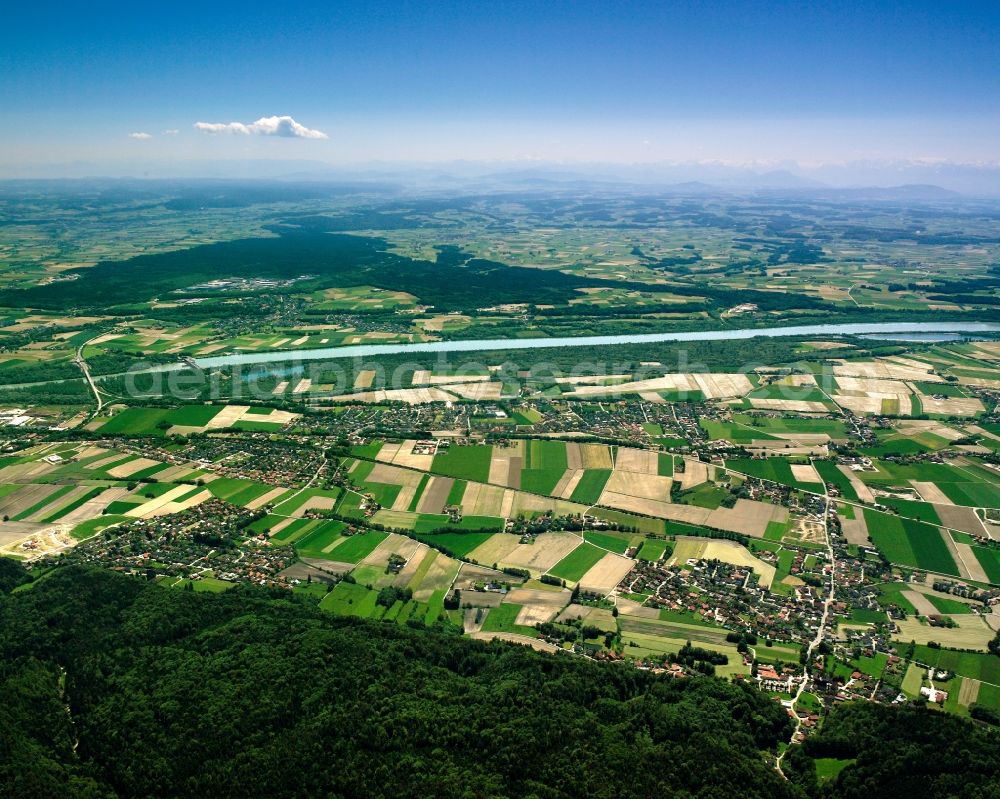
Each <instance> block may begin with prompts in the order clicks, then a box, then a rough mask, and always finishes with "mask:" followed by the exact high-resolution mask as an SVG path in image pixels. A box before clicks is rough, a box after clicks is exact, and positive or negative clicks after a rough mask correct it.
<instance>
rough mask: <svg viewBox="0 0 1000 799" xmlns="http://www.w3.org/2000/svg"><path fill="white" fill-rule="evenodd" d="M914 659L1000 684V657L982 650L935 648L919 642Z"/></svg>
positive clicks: (985, 681) (986, 681)
mask: <svg viewBox="0 0 1000 799" xmlns="http://www.w3.org/2000/svg"><path fill="white" fill-rule="evenodd" d="M913 659H914V660H917V661H919V662H920V663H924V664H926V665H928V666H933V667H934V668H935V669H943V670H946V671H950V672H952V673H954V674H961V675H962V676H963V677H971V678H973V679H974V680H982V681H983V682H984V683H992V684H993V685H1000V658H998V657H997V656H996V655H992V654H986V653H982V652H959V651H957V650H954V649H934V648H932V647H929V646H924V645H921V644H918V645H917V646H916V648H915V649H914V653H913Z"/></svg>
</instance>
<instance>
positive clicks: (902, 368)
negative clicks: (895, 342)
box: [833, 358, 942, 385]
mask: <svg viewBox="0 0 1000 799" xmlns="http://www.w3.org/2000/svg"><path fill="white" fill-rule="evenodd" d="M933 369H934V367H933V366H931V365H930V364H926V363H923V362H922V361H915V360H912V359H909V358H893V359H891V360H889V359H881V358H880V359H878V360H875V361H848V362H843V363H840V364H837V365H836V366H834V367H833V374H834V376H835V377H836V378H837V384H838V385H843V384H842V383H841V378H849V377H855V378H859V379H876V380H896V381H899V380H919V381H924V382H927V381H930V382H936V383H939V382H941V380H942V378H940V377H939V376H937V375H935V374H933Z"/></svg>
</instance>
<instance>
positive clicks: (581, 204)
mask: <svg viewBox="0 0 1000 799" xmlns="http://www.w3.org/2000/svg"><path fill="white" fill-rule="evenodd" d="M286 188H287V190H288V192H289V194H290V195H292V198H291V199H286V200H284V201H282V202H280V203H275V202H272V201H263V200H261V201H258V200H255V199H254V195H253V192H252V191H251V190H250V189H249V188H246V187H244V190H245V191H246V192H247V193H248V195H247V197H248V198H245V197H243V195H242V194H241V195H239V196H235V195H233V194H232V193H231V192H232V189H231V188H227V187H226V186H225V185H221V184H220V185H219V186H218V187H216V189H217V193H216V194H217V196H216V194H213V195H212V196H211V197H206V196H205V195H204V194H203V193H195V194H193V195H191V196H189V195H188V194H184V192H186V191H188V190H186V189H182V188H177V189H176V191H177V192H180V193H182V194H184V196H183V197H178V198H164V199H163V200H162V202H161V201H160V199H159V198H157V197H156V196H155V192H156V188H155V186H153V185H152V184H151V185H150V187H148V189H147V190H146V191H147V195H145V199H144V200H143V202H144V203H145V204H146V205H147V206H148V207H147V208H146V209H145V210H142V211H130V210H129V206H128V204H122V205H116V204H115V202H114V190H113V189H110V188H104V189H102V192H103V194H101V195H100V196H101V197H102V198H103V199H102V200H101V201H102V202H104V203H105V204H106V205H107V206H108V210H107V214H108V215H109V218H110V217H113V218H114V219H115V220H116V222H115V224H122V223H123V222H124V221H127V220H129V219H134V220H135V221H137V222H138V221H141V224H136V225H135V227H134V230H135V235H134V236H130V237H127V238H120V237H113V236H112V237H109V236H107V235H106V233H107V227H106V225H105V224H103V223H100V222H99V221H98V220H97V216H99V215H98V214H97V212H96V211H95V210H94V209H95V204H96V200H94V199H93V198H90V199H88V200H87V201H86V202H77V201H73V202H69V201H68V200H67V201H65V203H64V204H61V203H62V202H63V201H60V200H58V199H53V200H51V201H47V202H45V203H43V202H42V200H41V199H36V200H35V201H34V202H38V203H40V206H39V207H40V208H41V207H44V208H45V209H46V210H45V214H48V215H49V216H45V215H44V214H41V213H39V214H38V215H37V217H38V218H37V220H36V221H37V224H35V225H32V226H30V227H32V228H33V229H34V231H35V233H34V234H31V235H29V234H30V233H31V231H28V230H27V226H23V225H17V224H10V225H3V226H0V322H2V324H0V382H2V386H0V517H2V519H3V520H2V522H0V554H2V555H4V556H10V557H13V558H16V559H17V560H18V561H19V562H21V563H24V564H27V565H28V566H29V567H30V568H31V569H32V570H33V574H37V575H38V578H39V579H45V577H44V575H45V574H48V573H51V571H52V570H57V569H58V568H60V564H62V563H63V562H77V563H84V564H88V565H93V564H97V565H103V566H107V567H110V568H113V569H115V570H117V571H120V572H123V573H130V574H134V575H137V576H138V577H140V578H142V579H147V580H149V581H150V582H153V581H154V580H155V582H157V583H158V584H159V585H162V586H164V587H167V588H170V589H172V590H178V591H196V592H220V593H221V592H224V591H230V590H231V589H233V587H234V586H236V585H239V584H246V585H252V586H256V587H258V588H259V589H261V593H262V594H264V593H267V594H269V595H271V594H273V595H274V596H282V593H281V592H283V591H287V592H292V595H294V596H295V598H296V600H297V601H298V602H300V603H302V605H303V606H304V607H307V608H308V609H309V610H310V612H316V613H320V612H323V613H329V614H333V615H340V616H350V617H355V618H357V619H363V620H367V621H370V622H373V623H374V622H377V623H378V624H380V625H393V626H401V627H405V628H407V630H408V631H409V630H417V629H420V628H435V629H438V630H441V631H447V632H448V633H449V634H451V635H455V636H457V635H459V634H464V635H467V636H469V637H472V638H474V639H476V640H484V641H499V642H503V641H506V642H508V643H512V644H519V645H527V646H531V647H533V648H535V649H537V650H539V651H541V652H546V653H550V654H551V653H560V655H561V656H564V657H579V658H592V659H595V660H613V661H616V662H618V661H623V662H624V663H626V664H628V663H631V664H633V665H636V666H639V667H641V668H642V669H643V670H644V671H645V672H648V673H649V674H650V675H653V674H657V673H672V674H675V675H678V676H684V677H686V678H692V679H700V677H701V676H703V675H708V674H714V675H716V676H718V677H722V678H724V679H734V678H739V679H743V680H746V681H747V683H748V684H749V685H750V686H751V687H752V688H753V689H755V690H758V691H760V692H762V693H764V694H766V695H767V696H769V697H771V698H773V699H777V700H780V701H782V702H784V703H786V707H787V709H788V710H789V711H790V712H791V714H792V715H793V716H795V717H796V718H798V719H799V721H800V722H802V724H801V727H800V731H802V732H803V734H812V733H811V732H810V731H811V729H812V727H811V726H810V723H811V721H812V720H811V718H810V717H811V716H813V715H815V718H816V720H817V723H818V724H819V726H822V724H823V723H825V720H826V718H827V714H826V712H825V710H826V709H829V708H833V706H834V705H835V704H837V703H839V702H840V701H842V700H841V697H842V696H843V695H847V696H848V697H849V698H861V699H864V700H865V701H870V700H872V699H874V700H875V701H879V702H881V701H885V702H886V703H891V702H893V701H894V700H895V699H896V698H897V696H898V695H899V694H900V693H902V694H903V696H904V697H909V698H910V699H914V700H915V699H916V698H917V697H918V696H919V695H920V688H921V687H928V686H927V685H926V683H928V682H930V683H933V684H934V685H935V686H937V687H938V688H940V687H941V686H943V685H944V686H946V688H945V689H944V690H947V691H948V694H949V695H948V698H947V699H946V700H944V701H943V702H942V703H941V705H940V707H938V708H937V709H938V710H943V711H944V712H948V713H953V714H956V715H960V716H970V715H971V714H973V712H974V711H975V709H976V706H982V708H986V709H987V710H989V709H996V710H998V712H1000V708H998V705H1000V689H998V688H997V686H998V685H1000V677H998V675H997V673H995V667H994V665H993V660H995V657H994V656H992V655H990V654H988V653H989V649H990V645H991V643H992V642H993V640H994V638H995V636H996V631H997V630H998V629H1000V623H998V622H997V615H996V613H995V612H993V611H994V609H995V607H996V602H997V600H998V599H1000V413H998V404H1000V343H998V341H997V339H998V338H1000V336H998V335H997V331H995V330H983V331H976V337H975V339H973V338H968V339H962V338H949V337H947V336H945V337H943V338H942V340H940V341H929V340H918V341H906V340H902V339H900V340H897V339H892V338H872V337H866V336H863V335H850V334H840V333H838V332H836V331H835V330H834V329H832V328H830V329H824V331H823V332H819V331H814V332H813V333H812V334H810V335H808V336H777V337H768V336H756V335H752V336H751V335H750V332H747V331H751V332H752V331H764V330H765V329H766V328H774V327H779V326H785V325H817V324H819V325H827V326H829V325H836V324H840V323H845V324H846V323H857V324H860V325H865V324H871V323H872V320H879V321H887V322H899V323H901V324H912V325H913V326H914V327H915V328H918V329H919V328H920V327H922V326H923V325H924V324H925V322H927V321H935V322H940V321H944V322H950V321H955V322H956V323H962V324H963V325H964V324H966V323H970V322H975V323H981V322H989V321H990V320H992V318H993V315H994V314H995V310H996V302H995V296H994V295H995V293H996V289H997V287H998V286H1000V278H998V277H997V276H996V267H995V265H996V264H997V263H998V262H1000V247H998V245H997V244H996V241H995V238H996V236H995V230H994V228H995V225H994V224H992V223H991V221H990V220H991V217H990V216H989V214H988V213H987V210H988V209H986V208H985V206H983V207H977V209H976V210H975V212H972V211H966V210H961V211H960V210H959V209H958V208H957V206H953V205H951V204H950V202H949V201H946V200H941V201H940V202H936V203H934V204H932V205H926V206H925V205H919V204H916V205H911V204H907V203H896V202H893V201H886V202H884V203H868V202H865V203H859V202H854V201H849V200H846V199H845V200H843V201H838V202H824V203H814V202H811V201H805V200H803V199H801V198H798V199H796V198H792V197H787V198H786V197H778V196H774V197H768V198H763V197H757V198H749V197H742V196H735V195H733V196H729V195H727V196H726V197H725V198H722V197H720V196H712V197H708V196H691V197H688V196H680V195H678V196H664V197H657V198H656V199H655V200H650V198H648V197H641V196H638V195H635V196H633V195H632V194H622V195H620V196H617V195H616V196H614V197H600V196H595V197H593V198H590V199H584V198H581V197H579V196H574V195H573V194H572V193H571V192H569V191H567V192H565V193H554V194H552V195H551V196H550V195H549V194H548V193H543V192H542V191H541V190H540V189H539V191H538V193H536V192H535V190H534V189H532V190H530V191H529V190H525V191H518V192H516V193H510V194H504V195H503V196H502V197H500V196H497V197H492V198H491V197H487V196H481V195H469V196H464V197H462V198H452V199H449V198H448V197H447V196H445V194H446V193H445V192H443V191H442V192H440V193H439V196H436V197H435V198H433V199H428V198H427V197H423V196H414V197H406V198H405V200H404V199H403V198H402V197H394V196H386V195H383V194H382V190H381V189H375V188H373V189H372V190H371V193H370V195H366V197H365V200H364V202H365V207H364V209H360V208H357V207H354V205H353V203H354V202H355V200H353V199H350V198H347V197H345V198H340V199H330V198H329V197H326V196H313V195H310V196H309V197H300V198H299V199H294V197H295V196H297V195H296V192H297V191H300V190H299V189H296V188H294V187H286ZM34 190H37V191H38V192H39V197H41V196H43V195H44V194H45V191H46V190H44V189H43V188H37V187H36V189H33V191H34ZM5 197H6V195H2V196H0V207H6V205H5V204H6V203H8V202H10V201H9V200H7V199H5ZM207 200H210V201H211V203H210V204H211V205H212V207H211V208H209V207H207V206H206V201H207ZM237 202H239V203H240V205H238V206H237V205H235V203H237ZM164 203H170V204H171V206H173V205H176V206H178V209H177V210H175V211H171V210H170V209H169V208H167V206H166V205H164ZM248 203H249V204H248ZM230 204H233V205H232V207H230ZM216 205H217V207H216ZM236 207H239V209H240V210H239V212H238V213H237V212H236V211H235V210H233V209H234V208H236ZM4 218H5V219H8V217H4ZM45 220H49V221H45ZM53 220H55V221H53ZM130 229H132V228H130ZM59 231H62V232H59ZM68 231H75V232H72V233H70V232H68ZM57 234H58V235H57ZM49 239H52V240H51V241H49ZM56 240H58V246H57V244H56V243H55V242H56ZM46 241H47V242H48V243H45V242H46ZM725 331H733V332H738V331H743V332H746V335H747V336H748V337H747V338H733V339H731V340H726V339H724V338H717V339H704V340H701V339H699V338H698V337H697V335H698V334H702V333H706V334H712V335H718V334H719V333H720V332H723V333H725ZM630 333H634V334H639V335H644V334H661V333H666V334H670V335H673V334H675V333H685V334H695V335H694V338H692V340H690V341H686V340H678V341H650V340H639V341H637V342H635V343H629V342H628V341H617V342H615V343H609V344H592V343H591V342H590V341H587V342H582V343H578V344H576V345H567V346H562V344H565V343H566V342H561V341H559V340H560V339H562V338H564V337H579V336H598V337H603V336H611V337H613V336H622V335H626V334H630ZM497 341H499V342H507V344H509V345H510V346H509V347H508V346H507V344H501V345H493V344H490V346H489V348H485V349H477V347H485V346H486V345H485V344H484V342H497ZM546 343H548V344H550V345H553V346H545V345H546ZM407 345H416V346H414V347H411V348H407ZM555 345H558V346H555ZM496 346H503V347H505V348H503V349H497V348H495V347H496ZM347 348H350V349H347ZM452 348H453V349H452ZM90 379H93V381H94V382H93V384H91V382H90ZM18 590H30V589H18ZM242 596H243V591H242V590H239V591H234V592H233V593H231V594H229V595H228V596H227V597H223V598H222V599H226V600H232V599H233V598H238V597H242ZM351 629H355V628H354V625H352V626H351ZM357 629H368V628H361V627H358V628H357ZM371 629H376V630H377V629H380V628H377V627H376V628H371ZM409 634H410V633H409V632H407V635H409ZM815 642H824V648H826V647H829V649H830V650H831V651H830V652H828V653H826V658H827V660H826V663H828V664H829V669H828V670H827V671H826V674H824V675H821V674H820V672H819V670H818V669H817V668H816V667H815V666H816V663H817V662H818V661H817V660H816V654H817V652H816V646H818V644H816V643H815ZM494 646H495V647H497V648H499V647H501V646H504V644H501V643H496V644H491V649H490V651H493V650H492V647H494ZM962 650H967V651H962ZM810 655H812V657H810ZM991 658H993V659H992V660H991ZM928 667H933V668H936V669H946V670H949V671H953V672H954V675H953V676H952V677H951V678H950V680H949V679H947V678H939V677H936V676H934V675H931V676H930V677H928V675H927V668H928ZM827 674H828V675H831V680H826V679H824V678H825V677H826V675H827ZM803 683H804V685H803V690H802V691H801V692H799V691H798V687H799V686H800V685H802V684H803ZM678 684H679V685H681V684H687V683H678ZM835 712H836V711H835ZM782 718H784V711H782ZM807 722H810V723H807ZM782 745H784V741H783V742H782ZM859 760H860V759H859ZM786 763H787V761H786ZM851 766H852V764H851V763H850V761H848V760H840V759H836V758H832V757H825V758H820V759H819V760H817V762H816V769H817V771H816V773H817V779H818V780H819V781H820V783H822V784H824V785H827V786H831V785H836V784H837V782H836V780H837V775H838V774H839V773H841V772H842V771H843V770H845V769H848V768H851Z"/></svg>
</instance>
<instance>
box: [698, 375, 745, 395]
mask: <svg viewBox="0 0 1000 799" xmlns="http://www.w3.org/2000/svg"><path fill="white" fill-rule="evenodd" d="M691 377H692V378H694V381H695V383H696V384H697V386H698V388H700V389H701V390H702V393H703V394H704V395H705V398H706V399H719V398H720V397H742V396H743V395H744V394H746V393H747V392H749V391H751V390H752V389H753V385H752V384H751V383H750V379H749V378H748V377H747V376H746V375H744V374H695V375H691Z"/></svg>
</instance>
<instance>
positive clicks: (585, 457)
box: [577, 444, 612, 469]
mask: <svg viewBox="0 0 1000 799" xmlns="http://www.w3.org/2000/svg"><path fill="white" fill-rule="evenodd" d="M577 446H578V447H579V449H580V460H581V462H582V463H581V465H582V466H583V468H584V469H610V468H612V463H611V450H610V448H608V447H607V446H605V445H604V444H577Z"/></svg>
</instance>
